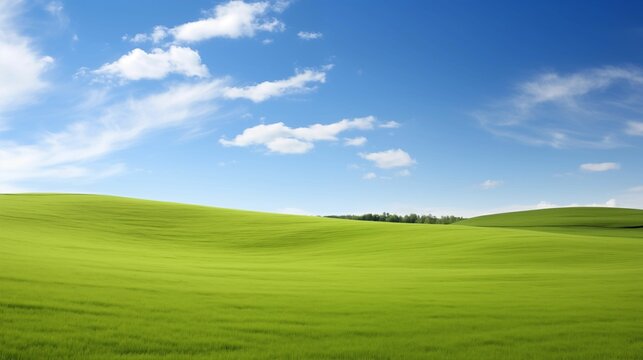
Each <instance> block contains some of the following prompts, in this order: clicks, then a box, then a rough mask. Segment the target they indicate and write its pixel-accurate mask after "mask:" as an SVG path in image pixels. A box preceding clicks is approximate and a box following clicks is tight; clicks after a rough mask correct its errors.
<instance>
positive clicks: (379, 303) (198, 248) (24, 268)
mask: <svg viewBox="0 0 643 360" xmlns="http://www.w3.org/2000/svg"><path fill="white" fill-rule="evenodd" d="M642 216H643V211H640V210H627V209H588V208H582V209H579V208H567V209H553V210H543V211H532V212H523V213H514V214H505V215H497V216H487V217H480V218H474V219H470V220H466V221H463V222H462V223H460V224H457V225H424V224H390V223H378V222H361V221H349V220H338V219H327V218H319V217H305V216H289V215H277V214H266V213H257V212H247V211H237V210H227V209H219V208H211V207H202V206H192V205H183V204H175V203H165V202H154V201H145V200H137V199H128V198H118V197H109V196H95V195H56V194H31V195H28V194H25V195H1V196H0V359H62V358H64V359H159V358H160V359H219V358H220V359H237V358H244V359H245V358H249V359H289V358H290V359H301V358H305V359H349V358H370V359H427V358H429V359H431V358H435V359H544V358H546V359H584V360H585V359H606V358H609V359H640V358H642V357H643V283H642V282H641V279H643V242H641V237H640V233H641V232H642V231H643V230H641V229H640V228H637V227H636V226H639V224H640V222H641V221H640V220H641V217H642ZM534 230H535V231H534ZM541 230H544V231H541Z"/></svg>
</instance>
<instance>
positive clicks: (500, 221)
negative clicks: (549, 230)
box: [459, 207, 643, 228]
mask: <svg viewBox="0 0 643 360" xmlns="http://www.w3.org/2000/svg"><path fill="white" fill-rule="evenodd" d="M459 224H460V225H471V226H493V227H563V226H565V227H569V226H573V227H603V228H643V211H641V210H635V209H620V208H601V207H568V208H556V209H542V210H530V211H517V212H511V213H504V214H493V215H485V216H478V217H475V218H472V219H466V220H462V221H460V222H459Z"/></svg>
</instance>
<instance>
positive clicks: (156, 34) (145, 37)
mask: <svg viewBox="0 0 643 360" xmlns="http://www.w3.org/2000/svg"><path fill="white" fill-rule="evenodd" d="M168 30H169V29H168V28H167V27H165V26H161V25H159V26H155V27H154V29H153V30H152V32H151V33H150V34H136V35H134V36H132V37H130V36H128V35H125V36H123V40H129V41H131V42H133V43H143V42H148V41H151V42H153V43H155V44H156V43H159V42H161V41H162V40H164V39H165V38H166V37H167V36H168Z"/></svg>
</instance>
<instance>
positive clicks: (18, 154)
mask: <svg viewBox="0 0 643 360" xmlns="http://www.w3.org/2000/svg"><path fill="white" fill-rule="evenodd" d="M221 87H222V84H221V82H220V81H211V82H205V83H201V84H195V85H181V86H176V87H172V88H170V89H168V90H167V91H165V92H161V93H158V94H154V95H150V96H147V97H144V98H141V99H130V100H127V101H124V102H121V103H117V104H114V105H112V106H109V107H107V108H105V109H104V111H103V112H102V113H103V115H101V116H100V117H99V118H97V119H95V120H85V121H80V122H76V123H73V124H71V125H69V126H68V127H67V128H65V129H64V130H62V131H60V132H54V133H47V134H45V135H43V136H41V137H40V139H39V140H38V141H37V142H36V143H33V144H28V145H25V144H16V143H11V142H9V143H7V142H5V143H0V184H2V185H3V186H8V185H14V184H15V183H19V182H23V181H29V180H39V179H68V178H87V177H95V176H96V174H97V173H99V174H101V173H102V174H103V175H104V176H107V175H111V174H114V173H116V172H118V171H120V170H122V165H121V166H118V165H117V166H116V167H108V168H107V169H103V170H96V169H92V168H89V167H87V166H88V163H90V162H93V161H96V160H98V159H101V158H103V157H104V156H106V155H108V154H110V153H112V152H114V151H117V150H119V149H122V148H124V147H126V146H129V145H130V144H131V143H132V142H134V141H135V140H137V139H139V138H140V137H142V136H143V135H145V134H147V133H148V132H150V131H153V130H157V129H162V128H167V127H172V126H178V125H181V124H183V123H185V122H187V121H190V120H194V119H198V118H201V117H203V116H205V115H207V114H210V113H212V112H213V111H214V110H215V108H214V107H213V106H212V105H211V104H210V103H211V100H213V99H215V98H216V97H217V96H218V94H220V88H221Z"/></svg>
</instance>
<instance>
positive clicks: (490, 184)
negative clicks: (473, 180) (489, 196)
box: [480, 180, 503, 190]
mask: <svg viewBox="0 0 643 360" xmlns="http://www.w3.org/2000/svg"><path fill="white" fill-rule="evenodd" d="M502 184H503V181H501V180H485V181H483V182H482V183H481V184H480V187H481V188H483V189H485V190H489V189H495V188H497V187H499V186H501V185H502Z"/></svg>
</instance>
